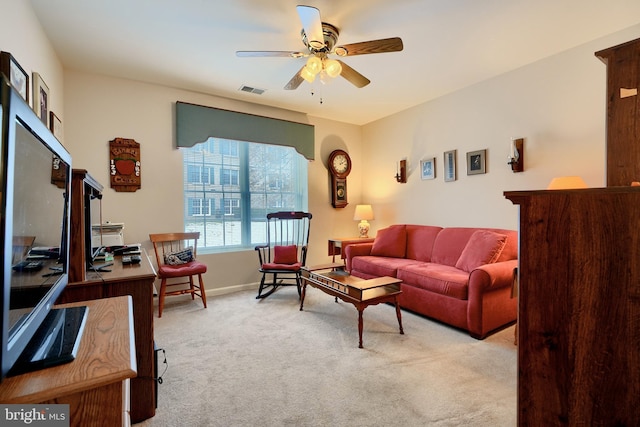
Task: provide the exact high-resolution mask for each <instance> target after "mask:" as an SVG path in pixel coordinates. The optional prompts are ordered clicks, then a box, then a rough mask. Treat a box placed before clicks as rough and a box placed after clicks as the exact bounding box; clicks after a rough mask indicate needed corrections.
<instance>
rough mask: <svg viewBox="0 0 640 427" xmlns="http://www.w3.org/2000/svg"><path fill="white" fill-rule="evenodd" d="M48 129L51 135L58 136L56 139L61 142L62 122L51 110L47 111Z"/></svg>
mask: <svg viewBox="0 0 640 427" xmlns="http://www.w3.org/2000/svg"><path fill="white" fill-rule="evenodd" d="M49 129H50V130H51V133H52V134H53V136H55V137H56V138H58V141H60V142H62V122H61V121H60V119H59V118H58V116H56V114H55V113H54V112H53V111H50V112H49Z"/></svg>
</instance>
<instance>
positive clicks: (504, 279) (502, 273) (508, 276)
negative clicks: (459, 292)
mask: <svg viewBox="0 0 640 427" xmlns="http://www.w3.org/2000/svg"><path fill="white" fill-rule="evenodd" d="M517 267H518V260H517V259H512V260H509V261H502V262H495V263H492V264H484V265H481V266H480V267H478V268H476V269H475V270H473V271H472V272H471V274H470V276H469V293H471V292H472V289H471V288H472V287H473V286H476V287H477V286H479V287H480V288H478V289H476V291H478V292H480V293H482V292H484V291H486V290H491V289H498V288H504V287H507V286H509V287H511V286H513V271H514V269H516V268H517ZM478 275H483V276H484V277H483V279H482V280H474V276H478Z"/></svg>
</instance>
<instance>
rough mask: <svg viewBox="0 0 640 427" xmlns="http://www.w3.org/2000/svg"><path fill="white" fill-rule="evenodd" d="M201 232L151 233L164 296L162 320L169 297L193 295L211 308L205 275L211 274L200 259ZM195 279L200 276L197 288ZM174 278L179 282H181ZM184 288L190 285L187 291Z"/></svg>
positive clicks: (161, 296) (160, 312)
mask: <svg viewBox="0 0 640 427" xmlns="http://www.w3.org/2000/svg"><path fill="white" fill-rule="evenodd" d="M199 237H200V233H199V232H193V233H161V234H149V239H150V240H151V243H153V250H154V251H155V253H156V261H157V262H158V278H160V280H161V282H160V293H159V295H158V298H159V302H158V317H162V309H163V308H164V298H165V296H167V295H183V294H191V299H195V295H198V296H199V297H200V298H202V304H203V305H204V308H207V294H206V293H205V289H204V283H203V281H202V275H203V274H204V273H206V272H207V266H206V265H205V264H203V263H201V262H200V261H197V260H196V250H197V248H198V238H199ZM193 276H198V284H197V285H196V284H195V283H194V280H193ZM170 279H177V280H178V281H173V280H171V283H169V282H168V281H169V280H170ZM184 285H189V287H188V288H185V287H184ZM177 286H181V288H180V289H175V290H172V291H168V290H167V289H168V288H169V287H171V288H174V287H177Z"/></svg>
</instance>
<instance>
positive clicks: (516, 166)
mask: <svg viewBox="0 0 640 427" xmlns="http://www.w3.org/2000/svg"><path fill="white" fill-rule="evenodd" d="M507 164H508V165H511V170H512V171H513V172H522V171H524V138H517V139H515V138H512V139H511V153H510V154H509V162H508V163H507Z"/></svg>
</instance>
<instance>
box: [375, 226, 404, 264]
mask: <svg viewBox="0 0 640 427" xmlns="http://www.w3.org/2000/svg"><path fill="white" fill-rule="evenodd" d="M406 251H407V232H406V230H405V226H404V225H392V226H391V227H387V228H383V229H382V230H378V233H377V234H376V238H375V240H374V241H373V247H372V248H371V255H374V256H383V257H393V258H404V256H405V254H406Z"/></svg>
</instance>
